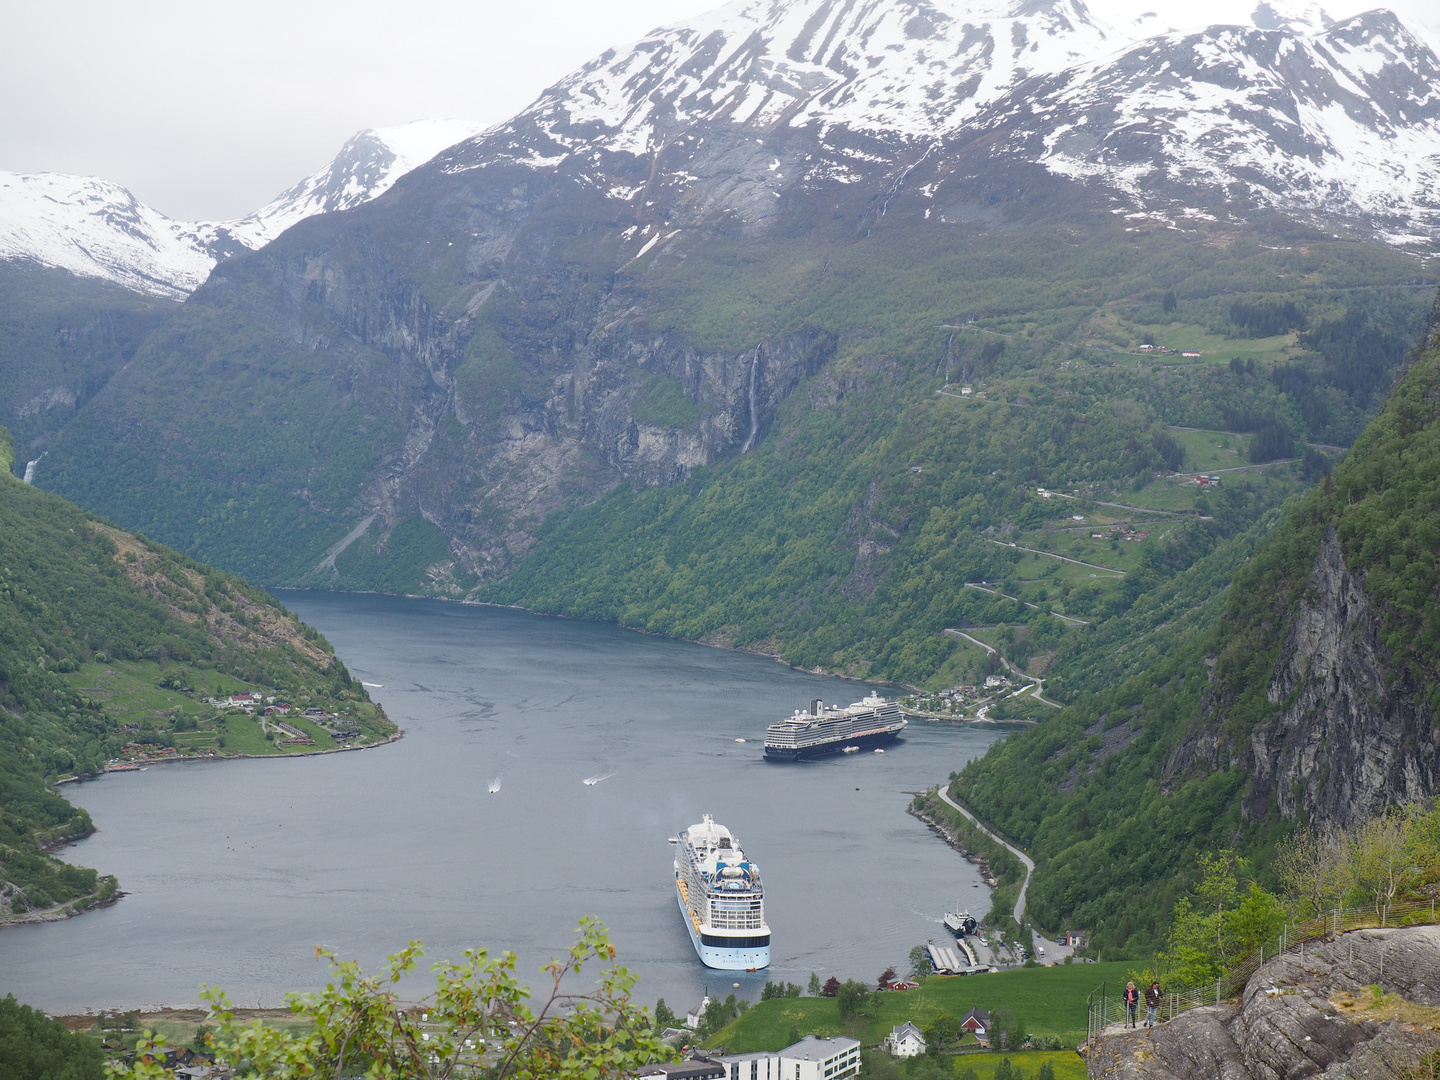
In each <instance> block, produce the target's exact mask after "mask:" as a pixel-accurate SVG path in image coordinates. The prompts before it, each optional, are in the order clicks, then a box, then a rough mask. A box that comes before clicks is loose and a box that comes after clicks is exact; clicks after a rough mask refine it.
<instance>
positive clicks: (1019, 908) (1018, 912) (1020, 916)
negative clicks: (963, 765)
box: [936, 787, 1035, 926]
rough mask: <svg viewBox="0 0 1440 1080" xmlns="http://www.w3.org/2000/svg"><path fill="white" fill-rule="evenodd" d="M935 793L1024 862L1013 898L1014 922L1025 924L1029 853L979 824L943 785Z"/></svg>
mask: <svg viewBox="0 0 1440 1080" xmlns="http://www.w3.org/2000/svg"><path fill="white" fill-rule="evenodd" d="M936 794H937V795H939V796H940V798H942V799H943V800H945V805H947V806H949V807H952V808H953V809H955V810H958V811H960V813H962V814H964V815H965V817H967V818H968V819H969V820H970V823H971V824H972V825H974V826H975V827H976V828H977V829H979V830H980V831H981V832H983V833H984V834H985V835H986V836H988V837H990V839H991V840H994V841H995V842H996V843H997V844H999V845H1000V846H1001V847H1003V848H1005V849H1006V850H1007V851H1009V852H1010V854H1012V855H1014V856H1015V857H1016V858H1017V859H1019V860H1020V862H1021V863H1022V864H1024V866H1025V880H1024V881H1022V882H1021V883H1020V895H1019V896H1018V897H1016V898H1015V923H1016V925H1019V926H1023V925H1025V890H1026V889H1028V888H1029V887H1030V875H1031V874H1033V873H1034V872H1035V863H1034V862H1033V861H1032V860H1031V858H1030V856H1029V855H1026V854H1025V853H1024V852H1023V851H1021V850H1020V849H1019V848H1017V847H1012V846H1011V845H1010V844H1007V843H1006V842H1005V841H1004V840H1002V839H1000V837H998V836H996V835H995V834H994V833H993V832H991V831H990V830H989V829H987V828H986V827H985V826H984V825H982V824H980V819H979V818H977V817H976V816H975V815H974V814H972V813H970V811H969V810H966V809H965V808H964V807H963V806H961V805H960V804H959V803H957V802H956V801H955V800H954V799H952V798H950V793H949V792H948V791H946V790H945V789H944V788H943V787H942V788H939V789H938V790H937V791H936Z"/></svg>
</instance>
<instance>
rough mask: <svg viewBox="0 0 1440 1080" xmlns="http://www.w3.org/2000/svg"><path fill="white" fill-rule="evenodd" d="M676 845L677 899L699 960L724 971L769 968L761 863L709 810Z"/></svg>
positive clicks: (679, 838)
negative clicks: (750, 857)
mask: <svg viewBox="0 0 1440 1080" xmlns="http://www.w3.org/2000/svg"><path fill="white" fill-rule="evenodd" d="M675 843H676V844H677V845H678V846H679V850H678V851H677V852H676V854H675V899H676V902H677V903H679V905H680V914H681V915H682V916H683V917H684V919H685V929H686V930H687V931H689V933H690V942H691V944H693V945H694V946H695V953H696V955H697V956H699V957H700V962H701V963H702V964H704V965H705V966H706V967H712V968H719V969H721V970H722V971H758V970H759V969H761V968H765V967H769V966H770V927H769V926H768V925H766V922H765V890H764V887H763V886H762V885H761V883H760V867H758V866H757V865H755V864H754V863H753V862H751V861H750V860H749V859H747V858H746V857H745V853H744V852H743V851H742V850H741V849H740V844H739V842H738V841H737V840H736V839H735V837H734V835H733V834H732V833H731V832H730V830H729V829H727V828H725V826H723V825H717V824H716V823H715V819H714V818H712V817H711V816H710V815H709V814H706V815H705V816H704V818H703V820H702V821H701V822H700V824H698V825H691V826H690V828H688V829H686V830H685V831H684V832H682V833H681V834H680V836H679V837H678V838H676V839H675Z"/></svg>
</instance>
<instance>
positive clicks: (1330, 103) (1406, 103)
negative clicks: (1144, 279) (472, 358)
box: [435, 0, 1440, 249]
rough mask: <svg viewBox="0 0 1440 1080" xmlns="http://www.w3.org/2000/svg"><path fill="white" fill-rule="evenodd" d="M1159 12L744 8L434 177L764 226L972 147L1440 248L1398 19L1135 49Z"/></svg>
mask: <svg viewBox="0 0 1440 1080" xmlns="http://www.w3.org/2000/svg"><path fill="white" fill-rule="evenodd" d="M1152 21H1153V20H1149V19H1142V20H1140V22H1139V23H1138V24H1136V25H1133V26H1130V27H1127V28H1125V29H1122V30H1117V29H1115V28H1114V27H1111V26H1107V25H1105V24H1104V23H1103V22H1102V21H1100V20H1099V19H1097V18H1095V17H1094V16H1093V15H1092V14H1091V13H1090V12H1089V10H1088V9H1087V8H1086V7H1085V6H1084V4H1083V2H1082V0H735V2H733V3H731V4H729V5H727V6H725V7H723V8H720V9H719V10H717V11H715V12H713V13H712V14H710V15H707V16H704V17H701V18H698V19H693V20H691V21H689V22H686V23H682V24H679V25H676V26H673V27H668V28H664V29H661V30H657V31H655V32H653V33H652V34H651V35H649V36H648V37H646V38H645V39H643V40H642V41H640V42H637V43H636V44H635V45H634V46H632V47H631V48H629V49H626V50H623V51H618V52H617V51H612V52H607V53H605V54H604V55H602V56H600V57H598V58H597V59H596V60H594V61H593V62H591V63H590V64H588V65H586V66H585V67H583V68H581V69H580V70H579V71H577V72H575V73H574V74H573V75H571V76H569V77H567V78H566V79H564V80H562V81H561V82H559V83H557V84H556V85H555V86H554V87H552V88H551V89H550V90H548V91H546V92H545V93H544V94H542V95H541V97H540V98H539V99H538V100H537V101H536V102H535V103H534V104H533V105H532V106H530V107H529V108H527V109H526V110H524V111H523V112H521V113H520V114H519V115H517V116H516V117H515V118H514V119H512V120H511V121H509V122H508V123H506V124H503V125H500V126H498V127H496V128H495V129H493V130H492V131H490V132H487V133H486V134H484V135H483V136H479V137H477V138H475V139H471V140H469V141H468V142H465V143H461V144H458V145H456V146H455V147H452V148H451V149H450V150H448V151H446V152H445V153H442V154H441V155H439V156H437V159H436V162H435V165H436V167H437V168H442V169H443V170H444V171H446V172H448V173H451V174H458V173H463V172H465V171H468V170H471V169H476V168H488V167H492V166H497V165H523V166H528V167H531V168H534V169H539V170H544V169H548V168H552V167H553V168H556V169H558V170H560V171H562V172H565V173H567V174H569V175H572V176H581V177H588V178H589V180H590V181H591V183H592V184H593V185H594V186H595V187H598V188H600V189H601V190H604V191H606V192H607V194H608V195H609V197H610V198H613V199H619V200H622V201H629V200H631V199H635V198H637V197H640V195H641V193H642V192H644V193H645V194H644V199H646V200H651V199H654V198H655V197H656V194H657V192H661V191H663V192H665V193H666V196H667V198H669V199H670V201H671V204H672V205H674V206H679V207H681V208H682V209H686V210H688V214H689V220H690V222H691V223H693V222H694V221H695V220H696V216H697V215H698V217H699V218H705V217H707V216H713V215H714V214H716V213H724V214H732V215H738V217H739V218H741V219H743V221H744V222H745V224H746V227H748V228H751V229H754V228H762V229H763V228H764V227H765V222H766V221H767V220H768V219H769V218H770V217H771V216H773V208H774V207H775V206H777V205H778V203H777V201H776V200H777V199H780V198H782V197H784V196H785V195H786V194H788V193H794V192H795V191H796V190H797V188H808V189H811V190H813V189H815V188H816V187H817V186H820V185H824V184H826V183H832V182H839V183H842V184H856V183H859V184H861V185H862V186H864V185H865V184H866V183H873V184H875V185H878V186H879V187H880V188H881V189H883V190H886V191H890V192H893V191H895V190H898V186H899V185H901V184H902V183H903V182H904V177H905V176H907V175H908V174H909V173H910V171H911V170H913V169H914V167H915V165H916V163H917V162H918V161H921V160H927V159H928V161H927V166H926V168H927V169H937V168H942V169H943V165H944V162H945V160H946V159H947V157H948V158H950V159H952V160H953V158H954V155H956V154H960V153H966V154H968V158H967V162H966V166H965V167H966V168H971V169H973V168H974V167H975V161H974V159H975V151H974V147H975V146H976V145H977V144H978V143H979V142H981V141H984V142H986V143H987V145H988V149H987V150H986V151H985V152H986V153H988V154H991V155H992V156H995V157H1001V158H1005V159H1006V160H1010V161H1013V160H1015V159H1016V158H1022V159H1025V160H1028V161H1030V162H1034V163H1041V164H1043V165H1044V166H1045V167H1046V168H1047V169H1049V170H1050V171H1051V172H1052V173H1054V174H1057V175H1061V176H1066V177H1071V178H1075V179H1080V180H1083V181H1085V182H1086V183H1089V184H1096V183H1098V184H1104V185H1109V186H1112V187H1114V188H1115V189H1116V190H1117V191H1119V192H1121V193H1123V194H1124V195H1125V197H1126V198H1127V199H1129V200H1130V202H1131V203H1132V204H1133V208H1134V209H1136V210H1140V211H1150V210H1157V209H1158V210H1164V211H1166V212H1168V211H1170V210H1173V209H1175V208H1177V207H1179V208H1185V209H1189V210H1192V211H1200V212H1204V211H1206V210H1207V209H1209V210H1213V209H1214V208H1215V207H1216V206H1217V205H1219V204H1226V203H1228V202H1229V201H1233V200H1238V202H1239V204H1241V205H1244V204H1256V203H1259V204H1264V205H1266V206H1269V207H1272V208H1275V209H1277V210H1280V211H1282V212H1286V213H1293V214H1295V215H1298V216H1302V217H1305V218H1307V219H1310V220H1312V221H1319V220H1322V219H1323V220H1345V221H1349V222H1353V223H1359V224H1362V225H1366V226H1369V227H1372V228H1374V229H1376V230H1377V231H1379V232H1380V233H1381V234H1382V235H1386V236H1388V237H1389V238H1390V239H1392V240H1394V241H1397V242H1401V243H1405V244H1408V245H1415V246H1420V247H1426V248H1431V249H1434V248H1437V247H1440V234H1437V227H1440V217H1437V214H1436V210H1437V207H1440V62H1437V60H1436V56H1435V54H1434V53H1433V52H1432V51H1431V49H1430V48H1429V47H1428V46H1427V45H1426V44H1424V43H1423V42H1422V41H1420V40H1419V39H1418V38H1416V37H1415V36H1414V35H1412V34H1411V33H1410V32H1409V31H1408V30H1407V29H1406V28H1405V27H1404V26H1403V25H1402V24H1401V23H1400V22H1399V20H1398V19H1397V18H1396V17H1395V16H1394V15H1393V14H1391V13H1390V12H1388V11H1384V10H1377V11H1372V12H1368V13H1366V14H1363V15H1358V16H1355V17H1352V18H1347V19H1344V20H1342V21H1339V22H1336V21H1334V20H1332V19H1331V18H1330V16H1329V15H1328V14H1326V12H1325V11H1324V10H1322V9H1321V8H1320V7H1319V6H1318V5H1317V4H1315V3H1313V2H1310V0H1261V2H1260V3H1259V4H1258V5H1257V7H1256V8H1255V9H1254V11H1253V13H1252V15H1251V19H1250V25H1245V26H1228V25H1224V26H1212V27H1209V28H1208V29H1205V30H1203V31H1199V32H1189V33H1159V34H1155V35H1154V36H1149V37H1145V38H1143V39H1141V40H1136V39H1135V37H1134V36H1133V35H1134V34H1136V33H1140V32H1143V31H1145V30H1146V29H1150V30H1154V29H1155V27H1154V26H1153V25H1151V23H1152ZM967 145H968V146H969V147H970V150H969V151H966V150H965V148H966V147H967ZM626 159H629V161H630V164H628V165H627V164H626ZM642 163H643V165H644V167H643V168H641V167H640V166H641V164H642ZM920 175H922V174H921V173H917V174H916V175H915V177H912V179H918V178H919V176H920ZM642 178H643V182H637V179H642ZM685 217H686V214H685V213H681V214H680V219H679V221H678V223H679V224H685V220H684V219H685Z"/></svg>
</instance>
